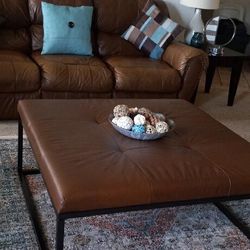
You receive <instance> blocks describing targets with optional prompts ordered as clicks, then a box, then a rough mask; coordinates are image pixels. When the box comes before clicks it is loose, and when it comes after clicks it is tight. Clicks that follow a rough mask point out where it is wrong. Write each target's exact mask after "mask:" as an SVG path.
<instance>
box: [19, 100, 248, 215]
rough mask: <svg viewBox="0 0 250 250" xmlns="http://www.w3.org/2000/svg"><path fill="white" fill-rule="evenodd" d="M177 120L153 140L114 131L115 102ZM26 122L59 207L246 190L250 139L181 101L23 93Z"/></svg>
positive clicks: (62, 210) (87, 207)
mask: <svg viewBox="0 0 250 250" xmlns="http://www.w3.org/2000/svg"><path fill="white" fill-rule="evenodd" d="M123 103H124V104H128V105H129V106H132V107H133V106H137V107H142V106H144V107H147V108H150V109H151V110H153V111H155V112H162V113H164V114H166V115H167V116H168V117H169V118H172V119H173V120H174V121H175V122H176V128H175V130H174V131H173V132H171V133H169V134H168V135H167V136H166V137H164V138H163V139H160V140H157V141H149V142H146V141H136V140H133V139H129V138H126V137H124V136H123V135H120V134H118V132H117V131H115V130H114V129H113V128H112V126H111V125H110V124H109V122H108V120H107V118H108V115H109V114H110V113H111V112H112V109H113V107H114V106H115V105H116V104H123ZM18 111H19V114H20V116H21V119H22V122H23V126H24V129H25V131H26V133H27V136H28V138H29V141H30V143H31V145H32V148H33V150H34V154H35V156H36V159H37V161H38V163H39V166H40V169H41V172H42V175H43V178H44V181H45V183H46V186H47V188H48V191H49V194H50V196H51V199H52V202H53V205H54V207H55V208H56V211H57V212H58V213H67V212H77V211H87V210H94V209H103V208H117V207H126V206H133V205H144V204H151V203H161V202H168V201H182V200H190V199H191V200H194V199H202V198H212V197H227V196H234V195H244V194H250V144H249V143H248V142H247V141H245V140H243V139H242V138H240V137H239V136H237V135H236V134H234V133H233V132H231V131H230V130H229V129H227V128H226V127H224V126H223V125H221V124H220V123H218V122H217V121H215V120H214V119H213V118H211V117H210V116H209V115H207V114H206V113H204V112H202V111H201V110H199V109H197V108H196V107H195V106H193V105H191V104H189V103H188V102H185V101H182V100H162V99H160V100H159V99H158V100H128V99H126V100H118V99H116V100H115V99H112V100H111V99H110V100H101V99H99V100H93V99H92V100H25V101H20V102H19V104H18Z"/></svg>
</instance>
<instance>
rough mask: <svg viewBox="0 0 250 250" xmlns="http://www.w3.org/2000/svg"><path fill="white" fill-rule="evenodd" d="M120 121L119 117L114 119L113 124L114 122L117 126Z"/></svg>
mask: <svg viewBox="0 0 250 250" xmlns="http://www.w3.org/2000/svg"><path fill="white" fill-rule="evenodd" d="M118 120H119V117H114V118H113V119H112V122H113V123H114V124H115V125H117V122H118Z"/></svg>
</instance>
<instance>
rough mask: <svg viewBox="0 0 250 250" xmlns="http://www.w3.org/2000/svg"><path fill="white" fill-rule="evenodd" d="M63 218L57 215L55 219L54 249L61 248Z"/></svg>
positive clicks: (60, 249)
mask: <svg viewBox="0 0 250 250" xmlns="http://www.w3.org/2000/svg"><path fill="white" fill-rule="evenodd" d="M64 224H65V219H62V218H61V217H60V215H57V221H56V250H63V241H64Z"/></svg>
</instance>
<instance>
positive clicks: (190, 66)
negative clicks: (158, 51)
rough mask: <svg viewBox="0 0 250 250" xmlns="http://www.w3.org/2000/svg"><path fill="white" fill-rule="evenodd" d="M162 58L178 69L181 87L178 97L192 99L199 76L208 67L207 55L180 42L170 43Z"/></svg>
mask: <svg viewBox="0 0 250 250" xmlns="http://www.w3.org/2000/svg"><path fill="white" fill-rule="evenodd" d="M162 60H163V61H165V62H166V63H168V64H169V65H170V66H172V67H173V68H175V69H176V70H178V71H179V73H180V75H181V77H182V88H181V90H180V92H179V94H178V97H179V98H181V99H185V100H188V101H194V100H192V98H194V96H195V94H196V90H197V87H198V85H199V82H200V79H201V76H202V75H203V74H204V73H205V72H206V70H207V67H208V55H207V54H206V53H205V52H204V51H202V50H200V49H196V48H193V47H191V46H188V45H185V44H182V43H172V44H170V45H169V46H168V47H167V49H166V51H165V52H164V54H163V57H162Z"/></svg>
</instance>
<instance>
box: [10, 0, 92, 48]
mask: <svg viewBox="0 0 250 250" xmlns="http://www.w3.org/2000/svg"><path fill="white" fill-rule="evenodd" d="M13 1H14V0H13ZM43 1H44V2H48V3H52V4H57V5H66V6H74V7H76V6H82V5H85V6H91V5H92V1H91V0H43ZM28 2H29V14H30V19H31V23H32V25H31V27H30V33H31V39H32V49H33V50H41V49H42V47H43V17H42V7H41V0H28Z"/></svg>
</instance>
